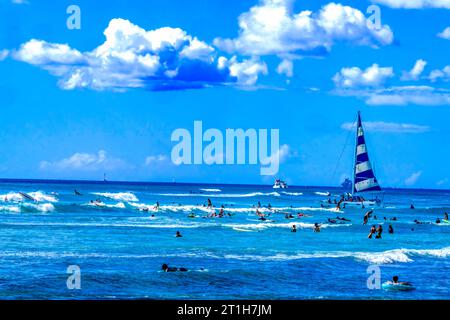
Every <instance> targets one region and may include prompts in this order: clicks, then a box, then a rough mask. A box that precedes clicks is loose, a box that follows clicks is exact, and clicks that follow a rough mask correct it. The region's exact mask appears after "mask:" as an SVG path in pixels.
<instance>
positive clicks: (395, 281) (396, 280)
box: [392, 276, 412, 286]
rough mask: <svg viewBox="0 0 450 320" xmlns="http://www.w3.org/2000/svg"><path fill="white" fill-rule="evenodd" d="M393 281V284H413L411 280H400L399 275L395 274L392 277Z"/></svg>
mask: <svg viewBox="0 0 450 320" xmlns="http://www.w3.org/2000/svg"><path fill="white" fill-rule="evenodd" d="M392 283H393V284H401V285H404V286H411V285H412V284H411V282H399V281H398V276H393V277H392Z"/></svg>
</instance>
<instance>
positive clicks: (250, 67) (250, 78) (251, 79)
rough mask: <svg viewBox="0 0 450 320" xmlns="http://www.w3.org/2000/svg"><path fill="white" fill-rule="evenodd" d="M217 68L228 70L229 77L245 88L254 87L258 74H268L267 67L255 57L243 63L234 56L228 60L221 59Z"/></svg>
mask: <svg viewBox="0 0 450 320" xmlns="http://www.w3.org/2000/svg"><path fill="white" fill-rule="evenodd" d="M219 67H220V68H228V69H229V70H230V75H231V76H233V77H236V78H237V79H238V83H239V84H241V85H246V86H251V85H254V84H255V83H256V81H257V80H258V76H259V74H264V75H266V74H267V73H268V71H267V65H266V64H265V63H264V62H262V61H261V60H259V58H256V57H254V58H252V59H249V60H244V61H243V62H238V61H237V58H236V56H233V57H232V58H231V59H230V60H227V59H226V58H224V57H222V59H221V60H220V62H219Z"/></svg>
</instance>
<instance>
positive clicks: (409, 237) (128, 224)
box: [0, 181, 450, 299]
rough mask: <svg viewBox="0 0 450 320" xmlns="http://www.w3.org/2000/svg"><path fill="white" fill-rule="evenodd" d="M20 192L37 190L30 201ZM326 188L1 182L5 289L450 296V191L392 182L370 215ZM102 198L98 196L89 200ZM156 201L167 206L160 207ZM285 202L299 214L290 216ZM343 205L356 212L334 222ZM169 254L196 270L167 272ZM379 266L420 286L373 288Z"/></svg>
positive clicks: (0, 260)
mask: <svg viewBox="0 0 450 320" xmlns="http://www.w3.org/2000/svg"><path fill="white" fill-rule="evenodd" d="M74 189H77V190H78V191H79V192H81V193H82V195H81V196H77V195H75V194H74ZM18 192H26V193H28V194H30V195H31V196H32V197H34V198H35V199H36V200H37V201H35V202H33V201H29V200H27V201H23V197H22V196H20V195H19V194H18ZM326 192H331V194H339V193H340V192H341V190H339V189H332V188H293V187H292V188H289V189H287V190H274V189H272V188H271V187H270V186H267V187H264V186H232V185H230V186H223V185H217V186H214V185H204V186H201V185H162V184H161V185H157V184H127V183H123V184H120V183H80V182H65V183H63V182H58V183H55V182H44V181H43V182H39V183H37V182H31V181H28V182H8V181H6V182H5V181H4V182H1V183H0V243H1V244H2V245H1V248H0V298H2V299H66V298H69V299H123V298H129V299H135V298H136V299H137V298H157V299H448V298H449V292H450V283H449V281H448V274H449V272H450V241H449V240H450V224H445V223H444V224H436V223H435V220H436V218H437V217H440V218H442V217H443V213H444V211H446V210H448V211H450V191H426V190H387V191H386V194H385V205H386V207H385V208H382V209H376V210H375V215H376V216H377V220H374V219H371V220H370V221H369V224H368V225H366V226H363V225H362V220H363V215H364V210H362V209H344V211H341V212H336V211H335V209H333V208H331V209H322V208H320V201H321V200H324V199H327V197H326V195H325V193H326ZM5 198H7V200H8V201H5ZM97 198H99V199H100V200H101V201H102V204H101V206H97V205H95V204H92V203H90V200H95V199H97ZM208 198H210V199H211V201H212V203H213V205H215V206H216V207H220V206H221V205H224V206H225V213H226V216H225V217H223V218H219V217H216V218H206V217H205V216H207V215H208V213H210V212H211V210H210V209H208V208H205V207H204V206H203V205H204V204H206V201H207V199H208ZM156 201H159V203H160V205H161V207H160V209H159V210H158V211H153V206H154V204H155V203H156ZM258 201H259V202H261V204H262V205H263V206H265V205H267V204H268V203H270V204H271V205H272V206H273V208H274V209H275V210H273V211H272V213H271V215H270V216H269V217H268V220H267V221H260V220H258V217H257V216H256V214H255V209H254V208H253V207H252V206H254V205H256V204H257V203H258ZM411 203H414V205H415V208H416V209H414V210H411V209H410V204H411ZM144 208H149V211H142V209H144ZM140 209H141V210H140ZM216 211H217V212H218V210H216ZM261 211H262V212H265V213H270V211H269V210H268V209H267V208H263V209H261ZM191 212H194V213H195V218H190V217H188V215H189V213H191ZM286 212H287V213H292V214H293V215H294V217H295V218H294V219H286V218H285V213H286ZM298 212H302V213H304V214H306V215H308V216H307V217H301V218H298V217H297V213H298ZM227 213H230V214H231V215H232V216H231V217H230V216H228V214H227ZM152 215H154V217H152ZM336 216H340V217H346V218H347V219H351V220H352V221H351V222H348V223H345V224H331V223H328V222H327V219H328V218H335V217H336ZM384 217H386V219H387V220H384ZM393 217H396V218H397V221H390V220H389V219H391V218H393ZM415 219H418V220H420V221H423V222H429V223H426V224H421V225H416V224H415V223H414V222H413V221H414V220H415ZM316 222H317V223H323V225H322V230H321V232H320V233H315V232H313V229H312V226H313V224H314V223H316ZM389 223H391V224H392V226H393V228H394V234H389V233H388V232H387V229H388V225H389ZM293 224H295V225H296V226H297V228H298V231H297V232H296V233H293V232H291V231H290V228H291V226H292V225H293ZM373 224H377V225H378V224H383V227H384V233H383V236H382V239H367V235H368V233H369V229H370V227H371V226H372V225H373ZM412 229H413V230H412ZM176 231H180V232H181V234H182V235H183V237H181V238H176V237H175V233H176ZM163 263H167V264H168V265H169V266H174V267H185V268H187V269H189V271H188V272H174V273H165V272H161V270H160V269H161V265H162V264H163ZM69 265H77V266H79V268H80V270H81V278H80V279H81V289H79V290H76V289H75V290H69V289H68V288H67V285H66V280H67V278H68V276H69V274H67V267H68V266H69ZM371 265H376V266H379V267H380V270H381V281H382V282H384V281H387V280H390V278H391V277H392V276H393V275H398V276H399V277H400V280H404V281H411V282H413V283H414V286H415V288H416V290H414V291H407V292H405V291H397V292H395V291H385V290H382V289H380V290H377V289H375V290H370V289H368V287H367V278H368V277H369V276H370V274H368V273H367V268H368V267H369V266H371Z"/></svg>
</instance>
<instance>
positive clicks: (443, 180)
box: [436, 178, 448, 186]
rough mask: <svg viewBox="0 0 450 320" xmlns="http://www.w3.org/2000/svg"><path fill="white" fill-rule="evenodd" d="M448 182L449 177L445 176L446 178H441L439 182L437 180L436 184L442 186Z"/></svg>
mask: <svg viewBox="0 0 450 320" xmlns="http://www.w3.org/2000/svg"><path fill="white" fill-rule="evenodd" d="M447 182H448V178H444V179H442V180H439V181H438V182H436V185H437V186H442V185H444V184H447Z"/></svg>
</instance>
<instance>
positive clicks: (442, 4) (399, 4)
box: [372, 0, 450, 9]
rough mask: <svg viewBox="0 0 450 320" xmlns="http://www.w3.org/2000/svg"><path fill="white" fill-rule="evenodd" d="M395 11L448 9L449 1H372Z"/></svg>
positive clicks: (449, 7) (449, 6)
mask: <svg viewBox="0 0 450 320" xmlns="http://www.w3.org/2000/svg"><path fill="white" fill-rule="evenodd" d="M372 2H374V3H378V4H383V5H386V6H388V7H391V8H396V9H400V8H401V9H422V8H445V9H450V0H372Z"/></svg>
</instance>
